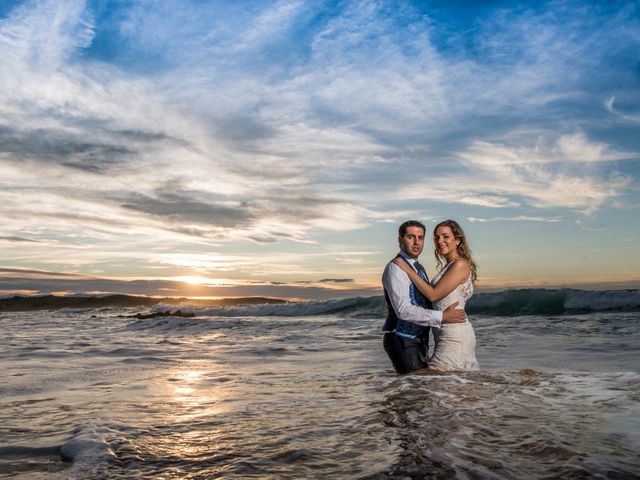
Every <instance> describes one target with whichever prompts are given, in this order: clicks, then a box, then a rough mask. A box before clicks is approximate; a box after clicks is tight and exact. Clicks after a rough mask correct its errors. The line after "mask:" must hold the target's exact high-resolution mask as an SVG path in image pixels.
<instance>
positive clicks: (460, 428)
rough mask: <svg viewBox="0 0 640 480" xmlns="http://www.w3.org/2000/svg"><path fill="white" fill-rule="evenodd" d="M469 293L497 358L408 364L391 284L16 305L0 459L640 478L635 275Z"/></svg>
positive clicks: (45, 472)
mask: <svg viewBox="0 0 640 480" xmlns="http://www.w3.org/2000/svg"><path fill="white" fill-rule="evenodd" d="M607 296H609V298H608V300H610V301H607ZM525 297H526V298H525ZM622 297H624V299H623V300H621V298H622ZM526 299H529V301H526ZM474 300H475V304H473V303H472V304H470V305H469V313H470V317H471V321H472V323H473V325H474V328H475V331H476V336H477V341H478V344H477V357H478V360H479V362H480V365H481V368H482V371H480V372H473V373H447V374H437V375H436V374H431V375H428V374H426V375H425V374H411V375H406V376H401V377H399V376H396V375H395V374H394V372H393V370H392V369H391V366H390V362H389V360H388V359H387V357H386V355H385V353H384V352H383V350H382V345H381V344H382V334H381V331H380V328H381V324H382V319H383V315H384V306H383V302H382V299H381V298H379V297H375V298H355V299H344V300H335V301H328V302H311V303H301V304H284V305H264V306H256V305H254V306H235V307H229V308H209V309H196V308H193V309H191V311H190V312H191V313H193V314H194V315H195V316H194V317H192V318H185V317H181V316H172V315H169V316H158V317H152V318H144V319H138V318H134V317H132V315H134V314H136V313H150V312H149V311H147V310H142V309H134V308H129V309H93V310H59V311H38V312H16V313H4V314H2V315H1V316H0V335H1V337H0V338H1V341H0V367H1V372H2V374H1V375H0V402H1V404H0V407H1V408H0V477H2V478H16V479H50V478H52V479H63V478H71V479H74V478H77V479H81V478H87V479H101V478H105V479H118V478H133V479H135V478H149V479H152V478H153V479H170V478H176V479H178V478H194V479H195V478H198V479H200V478H201V479H205V478H234V479H240V478H291V479H300V478H318V479H332V478H335V479H339V478H362V479H378V478H380V479H395V478H398V479H400V478H415V479H417V478H438V479H440V478H462V479H465V478H468V479H480V478H495V479H517V478H614V479H615V478H619V479H628V478H640V458H639V454H640V433H639V432H640V388H639V387H640V355H639V353H640V347H639V345H640V324H639V320H640V314H639V313H638V310H640V301H638V292H637V291H628V292H626V294H620V293H616V292H613V293H612V292H606V293H597V292H590V294H588V295H587V294H584V295H583V294H582V293H580V292H571V291H566V292H564V295H563V297H562V298H560V299H558V298H557V295H556V296H553V295H551V294H549V295H547V296H545V294H544V293H540V291H528V293H526V292H525V293H517V292H516V293H514V294H510V293H506V294H485V295H484V296H482V295H479V296H478V297H476V298H474ZM532 300H533V301H532ZM615 302H617V303H615ZM172 308H173V307H170V306H164V305H158V306H156V307H154V308H153V309H152V311H151V313H153V312H167V311H170V310H171V309H172ZM492 309H493V311H495V312H497V313H492ZM474 311H475V313H474ZM181 312H182V314H184V312H185V308H184V307H182V308H181ZM541 312H549V313H541Z"/></svg>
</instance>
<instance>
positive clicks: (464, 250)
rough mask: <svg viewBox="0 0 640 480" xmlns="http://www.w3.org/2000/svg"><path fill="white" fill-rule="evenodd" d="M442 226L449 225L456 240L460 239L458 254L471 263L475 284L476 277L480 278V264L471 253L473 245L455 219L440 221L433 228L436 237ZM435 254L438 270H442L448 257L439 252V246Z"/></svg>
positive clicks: (472, 278)
mask: <svg viewBox="0 0 640 480" xmlns="http://www.w3.org/2000/svg"><path fill="white" fill-rule="evenodd" d="M440 227H449V228H450V229H451V232H452V233H453V236H454V238H455V239H456V240H459V241H460V244H459V245H458V246H457V247H456V249H457V251H458V254H459V255H460V256H461V257H462V258H464V259H465V260H466V261H467V262H469V265H471V281H472V282H473V283H474V284H475V283H476V279H477V278H478V265H477V264H476V261H475V260H474V259H473V254H472V253H471V247H469V244H468V243H467V237H466V236H465V235H464V230H462V227H461V226H460V225H459V224H458V222H456V221H455V220H445V221H444V222H440V223H439V224H437V225H436V226H435V228H434V229H433V235H434V237H435V234H436V230H437V229H438V228H440ZM434 254H435V256H436V262H437V263H438V270H441V269H442V267H444V265H445V264H446V258H445V257H444V256H442V255H440V253H438V247H436V248H435V249H434Z"/></svg>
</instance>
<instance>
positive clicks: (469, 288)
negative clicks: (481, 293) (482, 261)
mask: <svg viewBox="0 0 640 480" xmlns="http://www.w3.org/2000/svg"><path fill="white" fill-rule="evenodd" d="M451 265H453V262H449V263H447V264H446V265H445V267H444V268H443V269H442V270H440V271H439V272H438V273H437V274H436V276H435V277H433V279H432V280H431V285H432V286H434V287H435V285H436V284H437V283H438V281H440V279H441V278H442V276H443V275H444V274H445V272H446V271H447V270H448V269H449V267H450V266H451ZM472 295H473V283H472V282H471V273H469V277H468V278H467V279H466V280H465V281H464V282H463V283H461V284H460V285H458V286H457V287H456V288H454V289H453V291H452V292H451V293H450V294H449V295H447V296H446V297H444V298H443V299H441V300H438V301H437V302H434V304H433V308H435V309H436V310H441V311H442V310H445V309H446V308H447V307H448V306H449V305H451V304H453V303H456V302H458V306H457V307H456V308H459V309H464V306H465V304H466V303H467V300H469V299H470V298H471V296H472Z"/></svg>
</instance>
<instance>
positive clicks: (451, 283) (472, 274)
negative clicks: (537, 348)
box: [394, 220, 480, 371]
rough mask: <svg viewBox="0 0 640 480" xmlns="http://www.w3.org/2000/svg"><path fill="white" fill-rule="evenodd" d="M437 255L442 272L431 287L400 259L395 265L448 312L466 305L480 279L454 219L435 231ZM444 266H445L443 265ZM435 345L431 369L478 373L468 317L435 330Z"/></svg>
mask: <svg viewBox="0 0 640 480" xmlns="http://www.w3.org/2000/svg"><path fill="white" fill-rule="evenodd" d="M433 242H434V244H435V256H436V260H437V262H438V268H439V269H440V271H439V272H438V274H437V275H436V276H435V277H434V278H433V279H432V280H431V285H430V284H429V283H427V282H426V281H424V280H423V279H422V278H420V275H418V274H417V273H416V272H415V270H413V269H412V268H411V266H410V265H409V264H408V263H407V262H404V261H402V260H401V259H399V258H397V259H395V260H394V263H395V264H396V265H398V266H399V267H400V268H402V269H403V270H404V271H405V272H407V274H408V275H409V277H410V278H411V281H412V282H413V283H414V285H415V286H416V287H417V288H418V290H420V291H421V292H422V293H423V294H424V295H425V296H426V297H427V298H428V299H429V300H431V301H432V302H433V308H435V309H436V310H445V309H446V308H447V307H448V306H449V305H452V304H454V303H456V302H458V303H459V305H458V307H457V308H462V309H464V306H465V303H466V302H467V300H469V298H471V295H473V284H474V282H475V280H476V277H477V265H476V263H475V261H474V260H473V256H472V254H471V249H470V248H469V245H468V244H467V241H466V238H465V235H464V231H463V230H462V228H461V227H460V225H458V223H457V222H455V221H453V220H445V221H444V222H440V223H439V224H438V225H436V228H435V229H434V230H433ZM443 263H444V264H445V265H444V267H443V266H442V264H443ZM432 331H433V336H434V337H435V341H436V346H435V349H434V352H433V355H432V356H431V359H429V369H431V370H439V371H469V370H479V369H480V366H479V365H478V361H477V360H476V353H475V350H476V335H475V333H474V331H473V326H472V325H471V323H469V319H468V318H467V319H466V320H465V321H464V322H463V323H451V324H443V325H442V327H441V328H434V327H432Z"/></svg>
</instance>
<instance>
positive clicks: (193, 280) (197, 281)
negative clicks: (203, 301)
mask: <svg viewBox="0 0 640 480" xmlns="http://www.w3.org/2000/svg"><path fill="white" fill-rule="evenodd" d="M175 279H176V280H177V281H179V282H185V283H190V284H191V285H204V284H206V283H215V281H214V280H211V279H210V278H206V277H198V276H185V277H176V278H175Z"/></svg>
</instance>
